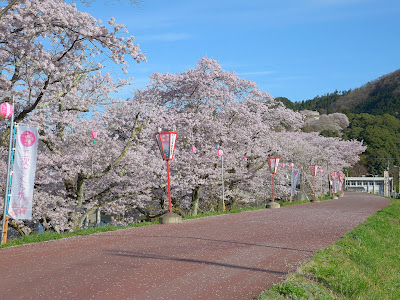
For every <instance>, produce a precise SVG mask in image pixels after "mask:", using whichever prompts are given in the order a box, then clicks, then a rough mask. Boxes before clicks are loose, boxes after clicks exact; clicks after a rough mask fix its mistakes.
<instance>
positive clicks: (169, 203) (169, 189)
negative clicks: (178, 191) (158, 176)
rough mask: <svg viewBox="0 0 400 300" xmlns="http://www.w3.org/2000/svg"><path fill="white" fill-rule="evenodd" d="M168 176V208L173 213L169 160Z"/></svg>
mask: <svg viewBox="0 0 400 300" xmlns="http://www.w3.org/2000/svg"><path fill="white" fill-rule="evenodd" d="M167 176H168V208H169V212H171V211H172V205H171V186H170V182H169V161H168V160H167Z"/></svg>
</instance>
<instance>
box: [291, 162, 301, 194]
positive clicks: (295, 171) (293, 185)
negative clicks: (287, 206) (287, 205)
mask: <svg viewBox="0 0 400 300" xmlns="http://www.w3.org/2000/svg"><path fill="white" fill-rule="evenodd" d="M299 175H300V170H299V169H293V170H292V182H291V186H290V187H291V196H292V197H294V194H295V193H296V185H297V179H298V178H299Z"/></svg>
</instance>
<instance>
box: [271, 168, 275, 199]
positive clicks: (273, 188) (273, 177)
mask: <svg viewBox="0 0 400 300" xmlns="http://www.w3.org/2000/svg"><path fill="white" fill-rule="evenodd" d="M274 179H275V174H274V173H272V203H274V202H275V194H274V190H275V180H274Z"/></svg>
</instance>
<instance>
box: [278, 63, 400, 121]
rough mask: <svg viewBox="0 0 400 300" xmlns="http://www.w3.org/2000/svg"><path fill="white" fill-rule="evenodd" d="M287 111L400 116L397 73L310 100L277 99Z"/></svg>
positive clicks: (399, 82) (399, 84)
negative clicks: (307, 110)
mask: <svg viewBox="0 0 400 300" xmlns="http://www.w3.org/2000/svg"><path fill="white" fill-rule="evenodd" d="M276 99H277V100H279V101H281V102H283V103H284V104H285V105H286V107H287V108H291V109H293V110H298V111H300V110H305V109H309V110H318V111H319V112H320V113H333V112H344V113H355V114H360V113H368V114H372V115H382V114H385V113H387V114H391V115H395V116H398V114H399V112H400V70H397V71H395V72H393V73H390V74H387V75H384V76H382V77H380V78H378V79H376V80H374V81H371V82H368V83H366V84H364V85H363V86H361V87H360V88H356V89H354V90H348V91H335V92H334V93H329V94H326V95H323V96H316V97H314V98H313V99H310V100H303V101H301V102H291V101H290V100H289V99H287V98H284V97H277V98H276Z"/></svg>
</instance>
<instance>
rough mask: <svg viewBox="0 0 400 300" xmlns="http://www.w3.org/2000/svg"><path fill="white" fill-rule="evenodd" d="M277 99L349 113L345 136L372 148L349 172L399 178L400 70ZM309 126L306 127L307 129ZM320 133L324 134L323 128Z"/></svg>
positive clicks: (289, 105) (301, 107)
mask: <svg viewBox="0 0 400 300" xmlns="http://www.w3.org/2000/svg"><path fill="white" fill-rule="evenodd" d="M276 99H277V100H279V101H281V102H282V103H284V104H285V105H286V107H287V108H290V109H293V110H295V111H302V110H316V111H319V112H320V113H321V114H332V113H334V112H342V113H345V114H346V115H347V117H348V119H349V121H350V124H349V126H348V127H347V128H346V129H344V130H343V138H344V139H348V140H351V139H357V140H359V141H363V142H364V145H367V146H368V148H367V150H366V151H365V153H364V154H363V155H362V156H361V160H360V162H359V163H358V164H357V165H356V166H355V167H353V168H352V169H350V170H349V171H350V172H349V175H351V176H360V175H380V176H382V175H383V171H384V170H387V168H388V167H389V170H390V176H393V177H394V179H395V183H397V182H398V173H399V168H400V155H399V150H398V149H399V148H400V114H399V112H400V70H397V71H395V72H393V73H390V74H387V75H384V76H382V77H380V78H378V79H376V80H374V81H371V82H368V83H366V84H364V85H363V86H361V87H360V88H356V89H354V90H348V91H335V92H334V93H330V94H326V95H323V96H316V97H315V98H313V99H310V100H305V101H301V102H294V103H293V102H291V101H290V100H289V99H287V98H284V97H278V98H276ZM307 129H308V128H305V130H307ZM320 134H324V132H321V133H320Z"/></svg>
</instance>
